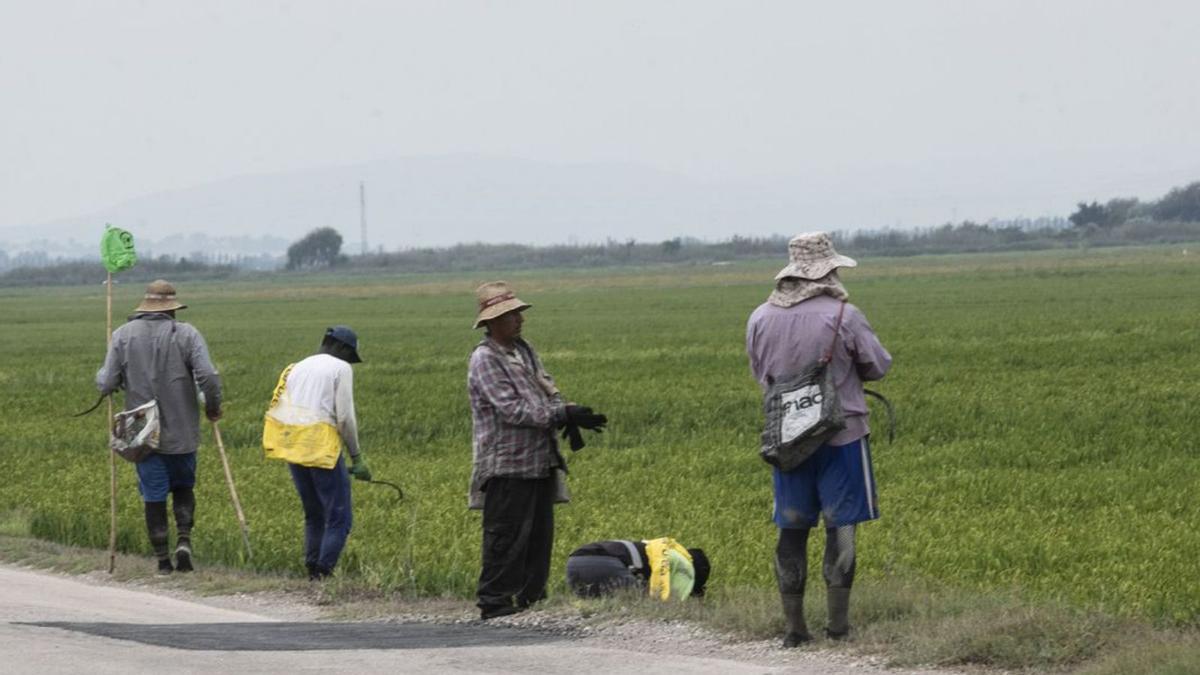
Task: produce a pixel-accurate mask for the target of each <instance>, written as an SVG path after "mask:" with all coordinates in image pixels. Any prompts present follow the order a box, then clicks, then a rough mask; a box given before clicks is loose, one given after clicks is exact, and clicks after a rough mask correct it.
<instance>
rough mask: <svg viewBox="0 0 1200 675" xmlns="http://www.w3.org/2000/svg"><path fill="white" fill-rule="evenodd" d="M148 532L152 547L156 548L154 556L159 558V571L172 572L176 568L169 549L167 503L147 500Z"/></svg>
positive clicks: (163, 572)
mask: <svg viewBox="0 0 1200 675" xmlns="http://www.w3.org/2000/svg"><path fill="white" fill-rule="evenodd" d="M145 509H146V534H148V535H149V536H150V547H151V548H153V549H154V557H156V558H158V573H159V574H170V573H171V572H173V571H174V570H175V567H174V566H173V565H171V554H170V553H169V552H168V551H167V536H168V535H169V531H168V529H167V528H168V526H167V503H166V502H146V503H145Z"/></svg>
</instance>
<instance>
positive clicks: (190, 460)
mask: <svg viewBox="0 0 1200 675" xmlns="http://www.w3.org/2000/svg"><path fill="white" fill-rule="evenodd" d="M134 466H136V467H137V475H138V492H141V493H142V501H144V502H165V501H167V495H168V494H170V492H171V491H172V490H179V489H184V488H191V487H195V486H196V453H194V452H189V453H187V454H186V455H160V454H159V453H157V452H153V453H150V454H149V455H148V456H147V457H146V458H145V459H143V460H142V461H140V462H138V463H137V464H135V465H134Z"/></svg>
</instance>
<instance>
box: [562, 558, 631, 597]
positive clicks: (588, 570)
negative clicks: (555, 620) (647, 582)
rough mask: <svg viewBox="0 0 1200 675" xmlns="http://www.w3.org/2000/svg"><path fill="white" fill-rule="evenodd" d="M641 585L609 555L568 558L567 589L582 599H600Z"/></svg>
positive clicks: (623, 566) (626, 568)
mask: <svg viewBox="0 0 1200 675" xmlns="http://www.w3.org/2000/svg"><path fill="white" fill-rule="evenodd" d="M640 585H641V584H640V582H638V580H637V577H635V576H633V572H630V571H629V568H628V567H626V566H625V563H623V562H621V561H620V559H618V558H614V557H612V556H607V555H580V556H572V557H570V558H567V587H568V588H570V589H571V592H572V593H574V594H575V595H578V596H579V597H581V598H599V597H603V596H605V595H612V594H614V593H616V592H618V591H622V590H625V589H627V588H637V587H638V586H640Z"/></svg>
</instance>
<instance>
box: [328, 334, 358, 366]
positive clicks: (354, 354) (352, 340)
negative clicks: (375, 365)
mask: <svg viewBox="0 0 1200 675" xmlns="http://www.w3.org/2000/svg"><path fill="white" fill-rule="evenodd" d="M325 337H329V338H333V339H334V340H337V341H338V342H340V343H342V344H344V345H346V346H347V347H349V348H350V351H351V354H350V363H362V359H361V358H359V356H358V334H357V333H355V332H354V330H352V329H351V328H350V326H334V327H332V328H326V329H325Z"/></svg>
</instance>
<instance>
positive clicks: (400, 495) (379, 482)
mask: <svg viewBox="0 0 1200 675" xmlns="http://www.w3.org/2000/svg"><path fill="white" fill-rule="evenodd" d="M367 482H368V483H372V484H374V485H386V486H388V487H390V488H392V489H393V490H395V491H396V499H397V500H400V499H404V490H401V489H400V486H399V485H396V484H395V483H389V482H388V481H386V480H375V479H371V480H369V481H367Z"/></svg>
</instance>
